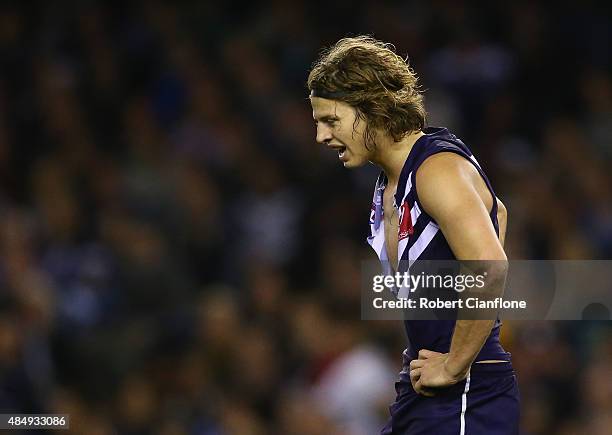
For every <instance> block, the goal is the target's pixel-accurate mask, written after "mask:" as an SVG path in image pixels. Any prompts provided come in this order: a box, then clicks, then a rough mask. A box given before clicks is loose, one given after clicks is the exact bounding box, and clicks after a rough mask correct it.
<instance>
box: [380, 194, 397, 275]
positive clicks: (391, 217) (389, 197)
mask: <svg viewBox="0 0 612 435" xmlns="http://www.w3.org/2000/svg"><path fill="white" fill-rule="evenodd" d="M395 190H396V186H387V188H386V189H385V192H384V195H383V217H384V220H385V246H386V249H387V258H388V259H389V262H390V263H391V266H393V268H394V269H397V245H398V230H399V213H398V210H397V208H395V198H394V195H395Z"/></svg>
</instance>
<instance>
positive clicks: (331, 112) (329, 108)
mask: <svg viewBox="0 0 612 435" xmlns="http://www.w3.org/2000/svg"><path fill="white" fill-rule="evenodd" d="M310 104H311V105H312V117H313V118H314V119H315V120H319V119H321V118H325V117H330V116H334V117H337V118H342V117H344V116H348V115H350V114H353V113H354V111H355V109H353V107H352V106H350V105H349V104H347V103H345V102H343V101H338V100H328V99H327V98H321V97H311V98H310Z"/></svg>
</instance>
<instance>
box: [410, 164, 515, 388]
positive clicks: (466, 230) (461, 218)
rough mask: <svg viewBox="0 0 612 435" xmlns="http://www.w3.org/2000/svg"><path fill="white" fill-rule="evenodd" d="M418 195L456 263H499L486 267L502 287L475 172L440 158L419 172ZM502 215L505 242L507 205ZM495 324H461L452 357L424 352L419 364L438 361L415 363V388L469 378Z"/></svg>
mask: <svg viewBox="0 0 612 435" xmlns="http://www.w3.org/2000/svg"><path fill="white" fill-rule="evenodd" d="M417 192H418V195H419V199H420V201H421V204H422V205H423V208H424V209H425V210H426V211H427V213H429V215H430V216H432V217H433V218H434V219H435V220H436V222H437V223H438V225H439V226H440V229H441V231H442V232H443V234H444V236H445V238H446V240H447V241H448V243H449V245H450V248H451V249H452V251H453V253H454V254H455V256H456V257H457V259H458V260H501V261H496V262H493V263H488V264H492V265H493V266H492V267H490V268H489V270H488V274H489V275H488V279H487V281H488V283H489V284H491V285H492V286H500V285H501V286H503V282H504V280H505V274H506V266H505V264H506V263H505V260H506V255H505V253H504V250H503V248H502V242H500V239H499V238H498V237H497V235H496V234H495V229H494V227H493V224H492V223H491V219H490V217H489V210H490V209H491V207H492V204H493V203H492V201H493V200H494V199H493V198H492V196H491V194H490V192H489V191H488V189H487V187H486V185H485V183H484V181H483V180H482V177H481V176H480V174H479V173H478V171H477V170H476V168H474V166H473V165H472V164H471V163H470V162H468V161H467V160H466V159H464V158H463V157H461V156H458V155H456V154H452V153H440V154H436V155H434V156H432V157H430V158H429V159H427V160H426V161H425V162H424V163H423V164H422V165H421V167H420V168H419V171H418V172H417ZM495 200H496V199H495ZM500 204H501V202H500ZM498 216H499V217H502V218H503V219H502V221H503V222H500V238H501V240H502V241H503V236H504V235H505V230H506V218H505V207H503V204H502V207H500V209H499V214H498ZM493 324H494V320H458V321H457V322H456V325H455V331H454V333H453V337H452V341H451V348H450V352H449V353H448V354H436V353H435V352H431V351H428V350H424V351H423V352H422V354H420V355H419V361H420V360H421V359H425V360H426V359H427V358H431V359H433V358H434V354H436V355H437V356H436V358H437V360H436V361H437V362H434V361H430V362H429V363H423V362H416V363H415V365H414V366H415V368H418V369H419V370H418V371H417V372H415V373H416V375H418V377H419V378H420V379H419V380H418V382H417V383H421V385H422V386H423V387H440V386H446V385H452V384H453V383H455V382H458V381H460V380H462V379H463V378H465V376H466V375H467V373H468V371H469V368H470V366H471V365H472V363H473V362H474V360H475V359H476V356H477V355H478V352H479V351H480V349H481V348H482V346H483V344H484V342H485V341H486V339H487V337H488V336H489V334H490V333H491V328H492V327H493ZM427 366H430V368H429V369H427ZM411 368H412V367H411ZM427 370H429V371H427ZM411 374H412V373H411ZM421 385H418V386H417V387H420V386H421Z"/></svg>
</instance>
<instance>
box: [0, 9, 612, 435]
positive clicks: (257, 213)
mask: <svg viewBox="0 0 612 435" xmlns="http://www.w3.org/2000/svg"><path fill="white" fill-rule="evenodd" d="M112 3H113V5H112V6H111V5H110V4H105V2H100V1H98V2H96V1H83V2H77V1H72V2H66V1H64V2H18V1H8V2H7V1H3V2H2V3H1V5H0V412H62V413H68V414H70V415H71V418H72V428H73V430H72V432H73V433H78V434H84V435H94V434H95V435H103V434H104V435H105V434H113V433H117V434H129V435H139V434H155V435H178V434H189V435H192V434H193V435H196V434H197V435H201V434H206V435H213V434H215V435H216V434H224V435H225V434H228V435H230V434H231V435H251V434H253V435H264V434H292V435H319V434H347V435H362V434H371V433H377V432H376V431H377V430H378V429H379V427H380V425H381V424H383V422H384V420H385V419H386V417H387V409H386V407H387V406H388V404H389V403H390V402H391V401H392V400H393V399H394V394H393V393H394V392H393V382H394V380H395V376H396V373H397V372H398V371H399V369H400V364H401V359H400V354H401V350H402V349H403V345H404V339H403V332H402V326H401V324H400V323H399V322H365V321H361V320H360V319H359V291H358V288H359V279H360V278H359V277H360V261H361V260H363V259H366V258H372V257H371V255H372V254H371V253H370V252H369V251H368V249H369V248H368V247H367V245H366V244H365V242H364V237H365V236H366V232H367V219H368V214H369V209H370V203H371V192H372V186H373V183H374V180H375V176H376V173H377V171H376V169H375V168H373V167H370V168H364V169H362V170H358V171H351V172H348V171H346V170H344V169H343V168H342V167H341V165H340V164H339V162H338V161H337V156H335V155H334V153H333V152H326V151H325V150H323V149H322V148H323V147H321V146H318V145H316V144H315V141H314V135H315V129H314V124H313V121H312V118H311V112H310V106H309V103H308V100H307V98H306V97H307V91H306V88H305V80H306V77H307V72H308V69H309V66H310V65H311V63H312V62H313V61H314V60H315V58H316V55H317V53H318V52H319V50H320V49H321V48H322V47H323V46H325V45H329V44H331V43H333V42H335V41H336V40H337V39H339V38H340V37H342V36H346V35H356V34H361V33H370V34H373V35H374V36H376V37H377V38H380V39H383V40H386V41H390V42H393V43H395V45H396V46H397V50H398V52H399V53H400V54H402V55H406V54H409V56H410V61H411V64H412V65H413V67H414V68H415V69H416V71H417V72H418V73H419V75H420V76H421V79H422V83H423V86H424V88H425V89H426V104H427V109H428V111H429V113H430V117H429V124H430V125H444V126H447V127H449V128H450V129H452V130H453V131H454V132H455V133H456V134H457V135H459V136H460V137H461V138H463V139H464V141H465V142H466V143H467V144H468V145H470V146H471V147H472V149H473V150H474V152H475V154H476V155H477V156H478V159H479V161H480V162H481V164H482V165H483V166H484V168H485V170H486V172H487V173H488V175H489V177H490V178H491V179H492V181H493V185H494V186H495V188H496V190H497V192H498V195H499V196H500V197H501V199H502V200H503V201H504V202H505V203H506V205H507V207H508V209H509V229H508V235H507V239H506V240H507V251H508V254H509V257H510V258H513V259H609V258H610V257H611V256H612V171H611V170H610V169H611V167H612V166H611V161H612V80H611V74H610V73H611V67H612V47H611V41H612V19H611V17H610V15H609V14H608V13H607V10H606V9H605V8H604V7H603V5H604V2H601V3H599V2H594V1H587V2H580V3H576V4H574V5H569V4H565V3H563V2H561V3H559V4H555V5H554V7H550V6H549V5H548V3H546V4H537V3H533V2H529V1H518V2H490V3H495V4H478V5H477V6H476V5H471V4H470V3H466V2H461V1H458V2H455V1H430V2H426V3H421V2H393V3H389V2H375V1H371V2H363V1H345V0H342V1H334V2H322V1H314V2H309V1H280V0H279V1H275V2H270V3H257V2H253V3H250V4H247V3H242V2H236V3H234V2H207V1H202V2H190V3H181V5H180V6H179V5H171V4H169V2H168V3H165V2H157V1H154V2H151V1H147V2H144V1H143V2H126V3H125V4H123V5H120V4H119V2H112ZM600 4H601V5H602V6H600ZM585 285H588V283H585ZM611 338H612V328H611V326H610V323H609V322H608V323H604V322H543V321H540V322H506V324H505V327H504V330H503V342H504V345H505V346H506V348H507V350H509V351H510V352H511V353H512V354H513V358H514V366H515V368H516V371H517V372H518V375H519V382H520V388H521V394H522V400H523V407H522V410H523V415H522V428H523V433H524V434H528V435H539V434H543V435H544V434H545V435H549V434H559V435H570V434H610V433H612V432H611V431H612V429H610V428H611V427H612V339H611ZM24 433H25V432H24ZM36 433H42V432H36ZM58 433H59V432H58Z"/></svg>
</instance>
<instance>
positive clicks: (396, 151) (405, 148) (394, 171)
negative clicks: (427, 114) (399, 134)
mask: <svg viewBox="0 0 612 435" xmlns="http://www.w3.org/2000/svg"><path fill="white" fill-rule="evenodd" d="M424 134H425V133H423V132H422V131H416V132H413V133H410V134H407V135H406V136H404V137H403V138H402V139H401V140H400V141H399V142H395V141H394V140H393V138H392V137H386V136H385V138H384V140H380V141H377V143H376V147H377V152H376V154H375V155H374V157H373V158H372V163H374V164H376V165H378V166H380V167H381V168H382V170H383V171H385V175H386V176H387V179H388V180H389V184H390V185H392V186H396V185H397V183H398V181H399V177H400V174H401V172H402V168H403V167H404V163H405V162H406V159H407V158H408V154H410V151H411V150H412V147H413V146H414V143H415V142H416V141H417V139H418V138H420V137H421V136H423V135H424Z"/></svg>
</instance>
